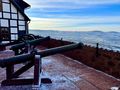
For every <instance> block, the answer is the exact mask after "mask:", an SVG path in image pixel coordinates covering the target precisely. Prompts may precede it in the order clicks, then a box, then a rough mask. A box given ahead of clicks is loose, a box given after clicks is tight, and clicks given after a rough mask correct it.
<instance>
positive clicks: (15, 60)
mask: <svg viewBox="0 0 120 90" xmlns="http://www.w3.org/2000/svg"><path fill="white" fill-rule="evenodd" d="M34 58H35V55H34V54H23V55H18V56H14V57H11V58H7V59H2V60H0V67H2V68H4V67H6V66H9V65H14V64H20V63H24V62H26V61H31V60H34Z"/></svg>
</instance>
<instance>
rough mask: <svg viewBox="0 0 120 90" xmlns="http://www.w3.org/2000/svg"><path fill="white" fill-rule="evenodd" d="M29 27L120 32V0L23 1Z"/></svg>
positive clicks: (36, 28)
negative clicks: (26, 5)
mask: <svg viewBox="0 0 120 90" xmlns="http://www.w3.org/2000/svg"><path fill="white" fill-rule="evenodd" d="M24 1H26V2H27V3H29V4H30V5H31V7H30V8H29V9H27V10H26V14H27V15H28V16H29V17H30V19H31V22H30V25H29V28H30V29H33V30H62V31H120V0H24Z"/></svg>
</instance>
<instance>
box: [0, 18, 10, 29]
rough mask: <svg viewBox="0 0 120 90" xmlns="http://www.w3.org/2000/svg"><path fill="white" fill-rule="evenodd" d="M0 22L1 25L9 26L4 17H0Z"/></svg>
mask: <svg viewBox="0 0 120 90" xmlns="http://www.w3.org/2000/svg"><path fill="white" fill-rule="evenodd" d="M0 24H1V27H8V26H9V24H8V20H5V19H0Z"/></svg>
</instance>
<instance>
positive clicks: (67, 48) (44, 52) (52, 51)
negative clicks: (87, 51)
mask: <svg viewBox="0 0 120 90" xmlns="http://www.w3.org/2000/svg"><path fill="white" fill-rule="evenodd" d="M82 46H83V44H82V43H78V44H70V45H65V46H60V47H56V48H51V49H47V50H42V51H40V52H37V55H40V56H41V57H46V56H50V55H54V54H57V53H63V52H66V51H70V50H73V49H77V48H82Z"/></svg>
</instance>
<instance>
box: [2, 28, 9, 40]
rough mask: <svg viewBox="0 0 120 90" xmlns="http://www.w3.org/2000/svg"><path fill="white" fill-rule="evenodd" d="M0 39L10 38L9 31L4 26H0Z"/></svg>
mask: <svg viewBox="0 0 120 90" xmlns="http://www.w3.org/2000/svg"><path fill="white" fill-rule="evenodd" d="M0 40H3V41H9V40H10V32H9V29H8V28H6V27H1V28H0Z"/></svg>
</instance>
